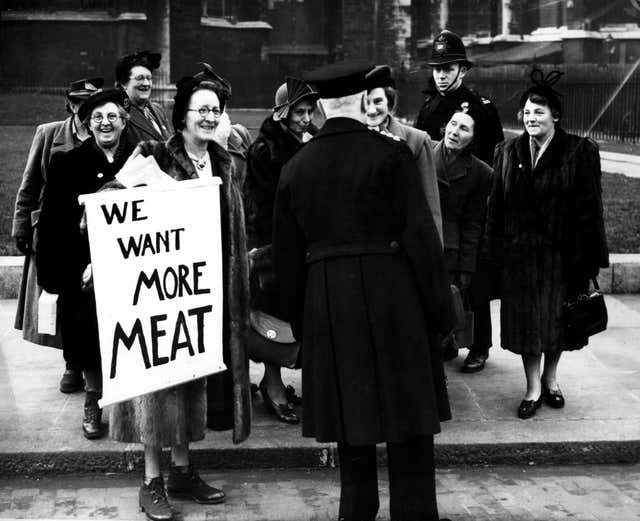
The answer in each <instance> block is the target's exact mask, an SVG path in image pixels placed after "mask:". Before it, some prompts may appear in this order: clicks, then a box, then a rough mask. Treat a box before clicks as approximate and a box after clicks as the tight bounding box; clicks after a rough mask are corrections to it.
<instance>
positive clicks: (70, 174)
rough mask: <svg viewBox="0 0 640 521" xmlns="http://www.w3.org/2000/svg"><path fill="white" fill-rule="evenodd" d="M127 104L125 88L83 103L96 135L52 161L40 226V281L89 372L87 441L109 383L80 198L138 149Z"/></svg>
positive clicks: (95, 432)
mask: <svg viewBox="0 0 640 521" xmlns="http://www.w3.org/2000/svg"><path fill="white" fill-rule="evenodd" d="M126 106H128V99H127V96H126V94H125V93H124V92H123V91H121V90H118V89H108V90H103V91H98V92H97V93H96V94H93V95H92V96H90V97H89V98H88V99H87V100H86V101H84V102H83V104H82V105H81V106H80V109H79V111H78V116H79V118H80V120H81V121H82V122H83V124H84V126H85V127H86V128H87V129H89V132H90V134H91V136H90V137H89V138H88V139H87V140H86V141H84V142H83V143H82V144H81V145H80V146H78V147H77V148H75V149H72V150H70V151H67V152H58V153H56V154H54V155H53V157H52V158H51V162H50V164H49V169H48V177H47V183H46V184H45V188H44V193H43V199H42V212H41V214H40V220H39V223H38V225H39V227H40V232H39V237H38V248H37V250H36V264H37V270H38V283H39V284H40V285H41V286H42V287H43V288H44V289H45V290H46V291H47V292H49V293H53V294H57V295H58V309H59V313H60V317H59V321H60V332H61V335H62V345H63V349H64V357H65V360H67V361H68V362H70V363H72V364H73V366H74V367H78V368H79V369H82V371H83V373H84V379H85V387H86V398H85V405H84V419H83V421H82V430H83V432H84V435H85V437H86V438H88V439H95V438H100V437H101V436H102V433H103V431H102V422H101V419H102V412H101V410H100V408H99V407H98V399H99V398H100V395H101V393H102V378H101V370H100V348H99V343H98V324H97V319H96V310H95V300H94V295H93V292H92V291H90V290H89V289H90V288H88V287H87V284H86V281H87V280H88V274H89V272H88V271H87V266H88V265H89V264H90V262H91V260H90V256H89V243H88V240H87V237H86V235H85V234H83V233H82V232H81V229H80V220H81V218H82V212H83V210H82V207H81V206H80V204H79V203H78V196H79V195H81V194H89V193H93V192H96V191H98V190H99V189H100V188H101V187H102V186H103V185H104V184H105V183H107V182H109V181H111V180H113V179H114V177H115V174H116V173H117V172H118V171H119V170H120V168H122V166H123V165H124V163H125V161H126V160H127V158H128V157H129V155H130V154H131V152H132V150H133V147H132V146H131V145H130V144H129V143H127V141H126V140H125V139H122V133H123V131H124V129H125V127H126V124H127V120H128V117H129V114H128V113H127V111H126V109H125V107H126Z"/></svg>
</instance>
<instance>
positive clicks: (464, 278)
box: [458, 271, 473, 292]
mask: <svg viewBox="0 0 640 521" xmlns="http://www.w3.org/2000/svg"><path fill="white" fill-rule="evenodd" d="M472 278H473V274H472V273H470V272H468V271H461V272H460V274H459V275H458V281H459V282H460V285H459V286H458V287H459V288H460V291H463V292H464V291H467V290H468V289H469V286H471V279H472Z"/></svg>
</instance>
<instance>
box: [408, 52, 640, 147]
mask: <svg viewBox="0 0 640 521" xmlns="http://www.w3.org/2000/svg"><path fill="white" fill-rule="evenodd" d="M553 67H554V68H556V69H558V70H560V71H562V72H564V73H565V74H564V76H563V77H562V78H561V80H560V81H559V83H558V84H557V85H556V86H557V89H558V90H559V91H560V92H561V93H562V94H563V96H562V98H561V101H562V112H563V114H562V126H563V128H565V129H566V130H568V131H570V132H574V133H576V134H580V135H584V134H585V132H586V131H587V130H588V129H589V128H590V127H591V126H592V125H593V124H594V123H595V125H594V126H593V129H592V130H591V132H590V133H589V135H590V136H591V137H592V138H594V139H597V140H604V141H623V142H630V143H638V142H640V117H639V116H640V110H639V107H640V72H638V71H635V72H634V73H633V74H632V75H631V77H630V78H629V79H628V81H627V82H626V83H625V84H624V86H623V87H622V88H621V89H620V91H619V92H618V93H617V94H615V91H616V89H618V87H619V86H620V85H621V84H622V82H623V80H624V79H625V76H627V75H628V74H629V72H630V71H631V69H632V67H633V65H632V64H626V65H617V64H616V65H597V64H577V65H557V66H553ZM542 68H543V69H547V67H544V66H543V67H542ZM548 69H549V70H551V69H550V68H548ZM530 71H531V68H530V67H529V66H517V65H508V66H499V67H490V68H478V69H472V70H471V71H470V72H469V75H468V76H467V78H466V79H465V83H467V84H468V85H470V86H471V87H472V88H474V89H475V90H477V91H478V92H479V93H481V94H482V95H484V96H486V97H488V98H490V99H491V100H492V101H493V102H494V103H495V104H496V106H497V108H498V111H499V113H500V118H501V120H502V124H503V126H504V127H510V128H519V127H521V126H522V124H521V123H520V122H519V120H518V109H519V107H518V102H519V100H520V95H521V93H522V92H523V91H524V90H525V89H526V88H527V86H528V85H529V73H530ZM429 74H430V70H428V69H420V70H414V71H410V72H409V73H408V74H407V75H406V79H405V81H404V82H402V83H401V84H400V88H401V90H402V92H401V95H402V97H403V98H405V101H404V103H402V104H401V106H400V111H401V112H402V115H404V116H405V117H407V118H408V119H411V118H413V117H415V114H416V113H417V110H419V108H420V105H421V104H422V99H423V97H422V94H421V92H420V91H421V90H422V89H424V87H425V85H426V82H427V79H428V77H429ZM614 94H615V96H614ZM612 98H613V99H612ZM610 101H611V103H610V104H609V106H608V107H607V109H606V110H605V111H604V113H603V114H602V115H601V117H600V118H599V119H598V120H597V122H596V118H598V116H599V114H600V112H601V110H602V109H603V108H604V107H605V106H606V105H607V104H608V103H609V102H610Z"/></svg>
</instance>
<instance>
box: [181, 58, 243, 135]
mask: <svg viewBox="0 0 640 521" xmlns="http://www.w3.org/2000/svg"><path fill="white" fill-rule="evenodd" d="M200 66H201V67H202V70H200V71H199V72H197V73H196V74H194V75H193V76H185V77H184V78H181V79H180V80H178V82H177V83H176V95H175V96H174V98H173V101H174V103H173V113H172V115H171V121H172V122H173V128H174V129H176V130H181V129H182V128H183V124H182V122H183V119H184V113H185V112H186V110H187V105H188V104H189V100H190V99H191V95H192V94H193V93H194V92H195V91H196V90H198V88H200V87H205V86H206V88H208V89H211V90H212V91H213V92H215V93H216V94H217V95H218V99H219V100H220V110H224V107H225V105H226V104H227V102H228V101H229V100H230V99H231V83H229V82H228V81H227V80H225V79H224V78H223V77H222V76H219V75H218V74H216V73H215V72H214V70H213V67H211V65H209V64H208V63H204V62H202V63H200Z"/></svg>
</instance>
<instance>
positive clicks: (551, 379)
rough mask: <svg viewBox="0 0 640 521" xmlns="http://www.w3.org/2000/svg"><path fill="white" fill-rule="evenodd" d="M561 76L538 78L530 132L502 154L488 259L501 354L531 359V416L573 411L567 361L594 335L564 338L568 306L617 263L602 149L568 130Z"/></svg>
mask: <svg viewBox="0 0 640 521" xmlns="http://www.w3.org/2000/svg"><path fill="white" fill-rule="evenodd" d="M559 76H560V73H557V72H554V73H551V74H549V75H548V76H547V77H546V78H545V77H543V76H542V72H541V71H539V70H534V72H533V73H532V80H533V85H532V86H531V87H530V88H529V89H527V90H526V91H525V92H524V94H523V95H522V97H521V98H520V108H521V110H522V120H523V122H524V128H525V131H526V132H524V133H523V134H522V135H520V136H519V137H516V138H513V139H510V140H508V141H506V142H505V143H503V144H501V145H499V146H498V147H497V148H496V155H495V162H494V168H495V172H496V175H495V178H494V184H493V188H492V192H491V196H490V198H489V210H488V221H487V229H488V241H489V253H490V259H491V260H492V261H493V262H494V263H495V265H497V266H498V267H499V269H500V276H501V284H502V305H501V310H500V321H501V332H502V347H503V348H505V349H508V350H509V351H512V352H513V353H515V354H518V355H520V356H521V357H522V362H523V365H524V372H525V377H526V381H527V389H526V393H525V396H524V399H523V400H522V402H521V403H520V406H519V407H518V416H519V417H520V418H523V419H525V418H530V417H532V416H534V415H535V414H536V410H537V409H538V408H539V407H540V405H541V404H542V401H543V400H544V401H545V402H546V404H547V405H549V406H550V407H555V408H561V407H563V406H564V403H565V402H564V397H563V395H562V393H561V391H560V387H559V385H558V380H557V368H558V363H559V361H560V357H561V355H562V353H563V352H564V351H568V350H573V349H579V348H581V347H583V346H584V345H586V343H587V338H570V337H568V336H567V335H566V334H565V330H564V328H563V323H562V308H563V304H564V303H565V302H567V301H571V300H573V299H575V298H576V297H577V296H578V295H580V294H583V293H585V292H586V290H587V289H588V284H589V279H593V278H595V277H596V276H597V275H598V271H599V268H600V267H605V266H607V265H608V252H607V244H606V239H605V234H604V223H603V215H602V196H601V191H602V189H601V184H600V177H601V173H600V157H599V153H598V148H597V145H596V144H595V143H594V142H593V141H591V140H590V139H586V138H581V137H578V136H575V135H572V134H568V133H567V132H565V131H564V130H563V129H562V128H561V127H560V120H561V117H562V107H561V104H560V95H559V94H558V92H556V90H555V89H554V88H553V85H554V84H555V82H556V81H557V80H558V78H559ZM543 356H544V365H543V369H542V374H541V371H540V365H541V360H542V358H543Z"/></svg>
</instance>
